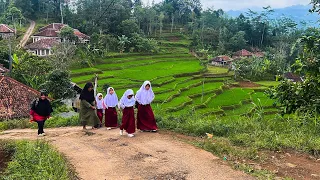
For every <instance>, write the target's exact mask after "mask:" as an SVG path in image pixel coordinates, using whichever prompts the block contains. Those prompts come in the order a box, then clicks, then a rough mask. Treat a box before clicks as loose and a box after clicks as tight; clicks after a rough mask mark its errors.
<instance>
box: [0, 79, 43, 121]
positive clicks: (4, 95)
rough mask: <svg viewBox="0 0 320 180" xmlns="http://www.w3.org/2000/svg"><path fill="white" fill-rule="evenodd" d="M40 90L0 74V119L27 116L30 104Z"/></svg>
mask: <svg viewBox="0 0 320 180" xmlns="http://www.w3.org/2000/svg"><path fill="white" fill-rule="evenodd" d="M39 95H40V92H38V91H36V90H34V89H32V88H30V87H28V86H26V85H24V84H22V83H20V82H18V81H16V80H14V79H12V78H10V77H6V76H0V119H12V118H23V117H29V110H30V104H31V103H32V101H33V100H34V99H36V98H37V97H39Z"/></svg>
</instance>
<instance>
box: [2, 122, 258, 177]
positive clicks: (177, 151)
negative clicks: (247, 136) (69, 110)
mask: <svg viewBox="0 0 320 180" xmlns="http://www.w3.org/2000/svg"><path fill="white" fill-rule="evenodd" d="M46 133H47V136H46V137H44V138H43V139H46V140H48V141H49V142H51V143H52V144H53V145H54V146H55V147H56V148H57V149H58V150H59V151H60V152H62V153H63V154H65V155H66V157H67V158H68V160H69V161H70V162H71V164H73V165H74V167H75V169H76V171H77V173H78V175H79V177H80V178H82V179H85V180H87V179H88V180H100V179H101V180H103V179H121V180H125V179H130V180H135V179H192V180H193V179H196V180H197V179H201V180H202V179H212V180H219V179H237V180H241V179H246V180H247V179H254V178H252V177H250V176H248V175H246V174H244V173H242V172H239V171H235V170H233V169H232V168H231V167H229V166H227V165H225V164H224V163H222V161H221V160H219V159H218V158H217V157H215V156H213V155H212V154H211V153H209V152H206V151H204V150H202V149H199V148H196V147H194V146H192V145H190V144H187V143H184V142H182V141H179V140H178V139H177V138H175V137H174V136H172V135H168V134H165V133H161V132H159V133H140V132H138V133H137V134H136V137H134V138H128V137H127V136H120V135H119V130H118V129H114V130H109V131H108V130H106V129H104V128H102V129H99V130H95V131H88V133H85V132H82V131H81V127H72V128H57V129H46ZM0 139H30V140H34V139H37V137H36V130H31V129H24V130H9V131H5V132H2V133H1V134H0Z"/></svg>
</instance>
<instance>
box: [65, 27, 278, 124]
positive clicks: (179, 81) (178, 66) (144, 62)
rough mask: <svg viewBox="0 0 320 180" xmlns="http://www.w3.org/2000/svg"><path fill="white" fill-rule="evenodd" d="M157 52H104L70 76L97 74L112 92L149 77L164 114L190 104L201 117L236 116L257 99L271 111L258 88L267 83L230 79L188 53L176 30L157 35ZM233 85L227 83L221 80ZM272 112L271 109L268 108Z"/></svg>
mask: <svg viewBox="0 0 320 180" xmlns="http://www.w3.org/2000/svg"><path fill="white" fill-rule="evenodd" d="M158 40H159V41H160V44H161V49H162V53H159V54H154V55H145V54H130V53H127V54H118V55H114V56H110V57H108V58H106V59H104V60H102V61H101V62H100V63H98V64H97V65H95V66H94V67H92V68H82V69H73V70H72V74H71V76H72V81H73V82H75V83H77V84H79V85H80V86H84V84H85V83H86V82H88V81H90V80H91V81H92V79H93V77H94V74H95V73H98V74H99V80H98V91H99V92H102V91H103V90H102V87H103V85H105V84H107V85H109V86H112V87H114V88H115V90H116V92H117V94H118V97H120V96H121V95H122V94H123V93H124V91H125V90H126V89H128V88H132V89H133V90H134V91H137V90H138V89H139V88H140V86H141V84H142V83H143V81H145V80H150V81H151V83H152V85H153V91H154V92H155V94H156V97H155V101H154V103H153V108H154V109H155V111H157V112H160V111H165V112H168V115H171V114H172V115H175V114H177V115H178V114H185V113H187V112H188V111H189V110H191V109H196V112H198V113H199V114H201V116H207V115H224V116H226V117H228V118H229V117H230V116H241V115H244V114H248V113H251V112H252V111H254V107H255V106H254V104H252V103H258V102H259V101H260V100H261V102H262V106H263V107H264V108H265V109H268V110H266V111H269V112H268V113H267V114H270V112H275V111H276V109H274V108H273V107H272V103H273V101H272V100H270V99H269V98H268V97H267V96H266V95H265V94H264V93H263V91H264V89H266V88H267V87H268V85H266V86H263V83H262V85H258V84H250V83H248V84H245V83H242V84H238V83H233V80H232V77H233V72H229V71H228V69H227V68H222V67H213V66H209V67H208V69H207V70H206V69H205V68H204V67H203V66H201V65H200V61H199V60H198V59H197V58H196V57H194V56H193V55H192V54H190V53H189V52H188V48H187V47H188V43H190V41H189V40H188V38H186V37H184V36H183V35H181V34H179V33H178V32H176V33H175V34H171V33H168V32H167V33H164V34H163V36H162V38H158ZM230 82H231V83H233V84H227V83H230ZM271 114H272V113H271Z"/></svg>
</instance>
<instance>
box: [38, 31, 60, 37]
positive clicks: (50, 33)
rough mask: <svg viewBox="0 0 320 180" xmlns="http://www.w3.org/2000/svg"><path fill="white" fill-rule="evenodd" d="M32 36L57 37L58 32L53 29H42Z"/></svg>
mask: <svg viewBox="0 0 320 180" xmlns="http://www.w3.org/2000/svg"><path fill="white" fill-rule="evenodd" d="M33 36H44V37H58V31H57V30H55V29H44V30H43V31H40V32H39V33H37V34H35V35H33Z"/></svg>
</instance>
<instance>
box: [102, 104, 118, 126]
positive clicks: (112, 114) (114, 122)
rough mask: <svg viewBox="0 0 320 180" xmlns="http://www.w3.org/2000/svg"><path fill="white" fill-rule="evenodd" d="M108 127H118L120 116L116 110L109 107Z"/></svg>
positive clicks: (106, 123)
mask: <svg viewBox="0 0 320 180" xmlns="http://www.w3.org/2000/svg"><path fill="white" fill-rule="evenodd" d="M105 125H106V127H118V114H117V110H116V108H114V107H113V108H112V107H108V109H106V114H105Z"/></svg>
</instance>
